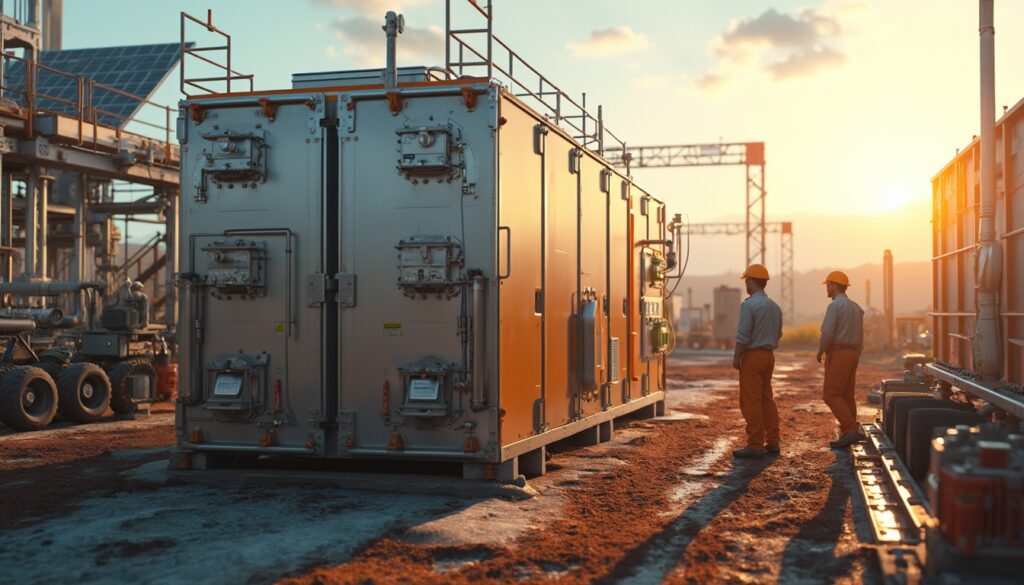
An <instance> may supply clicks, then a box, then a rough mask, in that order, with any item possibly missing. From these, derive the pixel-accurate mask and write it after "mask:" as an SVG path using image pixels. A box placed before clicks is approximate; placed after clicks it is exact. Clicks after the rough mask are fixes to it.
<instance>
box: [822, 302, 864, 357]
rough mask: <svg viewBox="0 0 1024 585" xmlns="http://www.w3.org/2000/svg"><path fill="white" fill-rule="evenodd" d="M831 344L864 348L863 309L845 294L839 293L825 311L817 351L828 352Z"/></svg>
mask: <svg viewBox="0 0 1024 585" xmlns="http://www.w3.org/2000/svg"><path fill="white" fill-rule="evenodd" d="M833 344H836V345H838V346H840V347H846V348H852V349H862V348H863V347H864V309H862V308H860V305H858V304H857V303H855V302H853V301H852V300H850V297H848V296H846V293H839V294H837V295H836V296H835V297H833V298H832V302H831V303H829V305H828V310H827V311H825V320H824V321H822V323H821V344H820V345H819V346H818V349H819V350H821V351H823V352H828V351H829V348H830V347H832V345H833Z"/></svg>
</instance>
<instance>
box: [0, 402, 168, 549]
mask: <svg viewBox="0 0 1024 585" xmlns="http://www.w3.org/2000/svg"><path fill="white" fill-rule="evenodd" d="M173 410H174V405H173V404H169V403H160V404H157V405H154V408H153V414H152V415H151V416H150V417H139V418H137V419H135V420H115V419H113V418H112V417H107V418H105V419H104V420H103V421H101V422H97V423H93V424H88V425H74V424H70V423H57V424H54V425H52V426H51V427H48V428H46V429H44V430H42V431H38V432H33V433H14V432H10V430H9V429H6V428H4V429H3V430H4V433H3V434H2V435H0V491H2V493H3V497H2V498H0V530H4V529H10V528H13V527H15V526H16V525H17V524H18V523H19V522H22V521H24V520H26V519H29V518H31V519H32V520H33V521H34V522H42V521H45V519H46V518H48V517H56V516H60V515H62V514H65V513H67V512H68V511H69V510H70V509H71V508H73V507H74V506H75V505H76V504H77V503H78V502H79V501H81V500H83V499H85V498H87V497H89V496H91V495H95V494H97V493H108V492H114V491H118V490H121V489H124V488H126V487H129V486H127V485H126V482H125V480H124V478H123V477H122V476H120V475H119V472H121V471H125V470H128V469H132V468H135V467H138V466H139V465H141V464H143V463H147V462H149V461H155V460H158V459H166V458H167V452H166V451H165V450H164V449H162V447H169V446H170V445H171V444H173V443H174V416H173ZM133 449H135V450H140V451H138V452H135V453H132V452H130V451H131V450H133ZM115 451H129V453H127V454H121V455H120V456H118V457H112V456H110V454H111V453H113V452H115ZM133 487H134V486H133Z"/></svg>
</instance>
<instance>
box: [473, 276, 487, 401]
mask: <svg viewBox="0 0 1024 585" xmlns="http://www.w3.org/2000/svg"><path fill="white" fill-rule="evenodd" d="M472 278H473V395H472V398H471V399H470V403H469V404H470V406H471V407H472V408H474V409H479V408H483V407H484V406H486V405H487V396H486V394H485V391H484V381H485V378H486V377H487V372H486V369H487V368H486V366H485V365H484V364H485V363H486V359H487V357H486V356H485V355H484V276H483V275H482V274H480V273H479V272H477V273H476V274H473V277H472Z"/></svg>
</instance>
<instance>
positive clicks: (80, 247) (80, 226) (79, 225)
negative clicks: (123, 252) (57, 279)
mask: <svg viewBox="0 0 1024 585" xmlns="http://www.w3.org/2000/svg"><path fill="white" fill-rule="evenodd" d="M88 189H89V178H88V177H86V176H85V175H79V176H78V197H77V198H76V199H75V219H74V225H73V227H72V236H73V237H74V241H73V243H72V248H71V254H72V257H73V260H72V262H71V280H72V281H74V282H79V281H82V280H85V261H84V260H85V258H84V257H85V203H86V199H87V198H88V197H87V192H88Z"/></svg>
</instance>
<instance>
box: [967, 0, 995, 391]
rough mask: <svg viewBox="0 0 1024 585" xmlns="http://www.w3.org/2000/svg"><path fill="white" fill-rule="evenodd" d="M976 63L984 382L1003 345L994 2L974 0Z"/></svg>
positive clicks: (979, 360) (977, 336)
mask: <svg viewBox="0 0 1024 585" xmlns="http://www.w3.org/2000/svg"><path fill="white" fill-rule="evenodd" d="M978 5H979V26H978V34H979V37H980V38H979V40H980V47H979V49H980V65H981V92H980V93H981V207H980V211H979V214H978V246H977V250H976V252H975V254H976V263H975V267H976V268H975V270H976V273H975V284H976V290H977V294H976V295H975V303H976V309H977V318H976V320H975V330H974V339H973V343H972V348H971V349H972V353H973V358H974V369H975V370H976V371H977V372H978V373H980V374H981V375H982V376H984V377H986V378H1000V377H1002V375H1003V341H1002V331H1001V330H1000V329H1001V327H1000V321H999V286H1000V281H1001V280H1002V263H1003V259H1002V247H1001V245H1000V243H999V241H998V239H997V237H996V99H995V87H996V83H995V27H994V25H993V0H979V3H978Z"/></svg>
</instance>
